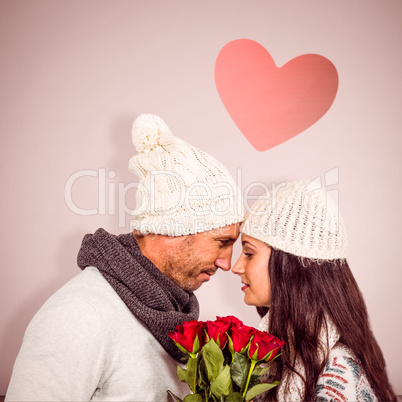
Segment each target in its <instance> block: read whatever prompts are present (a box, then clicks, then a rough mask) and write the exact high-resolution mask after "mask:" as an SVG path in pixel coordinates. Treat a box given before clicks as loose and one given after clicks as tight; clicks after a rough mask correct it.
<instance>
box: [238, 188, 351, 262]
mask: <svg viewBox="0 0 402 402" xmlns="http://www.w3.org/2000/svg"><path fill="white" fill-rule="evenodd" d="M240 231H241V233H243V234H246V235H248V236H251V237H254V238H256V239H258V240H261V241H263V242H265V243H267V244H268V245H270V246H272V247H273V248H276V249H279V250H282V251H285V252H287V253H290V254H294V255H297V256H300V257H306V258H311V259H321V260H334V259H343V258H346V245H347V238H346V229H345V225H344V222H343V219H342V217H341V215H340V214H339V210H338V207H337V206H336V204H335V203H334V201H333V200H332V199H331V197H330V196H328V195H327V193H326V191H325V189H323V188H321V185H320V183H318V182H317V181H310V182H309V181H307V180H302V181H295V182H289V183H285V184H284V185H282V184H281V185H279V186H278V187H277V189H276V190H275V191H274V192H273V193H272V194H267V195H265V196H263V197H261V198H259V199H258V200H257V201H256V203H255V204H254V205H253V206H252V207H251V209H250V211H248V212H247V214H246V218H245V220H244V222H243V223H242V225H241V227H240Z"/></svg>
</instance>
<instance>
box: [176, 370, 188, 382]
mask: <svg viewBox="0 0 402 402" xmlns="http://www.w3.org/2000/svg"><path fill="white" fill-rule="evenodd" d="M176 373H177V378H178V379H179V380H180V381H181V382H187V371H186V370H184V369H182V368H181V367H180V366H177V370H176ZM187 384H188V382H187Z"/></svg>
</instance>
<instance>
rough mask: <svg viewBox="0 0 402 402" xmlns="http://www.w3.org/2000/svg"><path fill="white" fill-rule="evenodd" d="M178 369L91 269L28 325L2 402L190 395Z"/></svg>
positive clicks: (60, 292)
mask: <svg viewBox="0 0 402 402" xmlns="http://www.w3.org/2000/svg"><path fill="white" fill-rule="evenodd" d="M176 365H177V364H176V362H175V361H174V360H173V359H172V358H171V357H170V356H169V355H168V354H167V353H166V352H165V350H164V349H163V348H162V346H161V345H160V344H159V342H158V341H156V339H155V338H154V337H153V335H152V334H151V333H150V332H149V330H148V329H147V328H146V327H145V326H144V325H143V324H142V323H141V322H140V321H138V320H137V319H136V318H135V317H134V316H133V314H132V313H131V312H130V311H129V309H128V308H127V306H126V305H125V304H124V302H123V301H122V300H121V298H120V297H119V296H118V295H117V294H116V292H115V291H114V290H113V289H112V287H111V286H110V285H109V283H108V282H107V281H106V280H105V279H104V277H103V276H102V275H101V274H100V273H99V271H98V270H97V269H96V268H94V267H87V268H86V269H85V270H84V271H82V272H81V273H80V274H78V275H77V276H76V277H75V278H73V279H72V280H71V281H70V282H68V283H67V284H66V285H64V286H63V287H62V288H61V289H59V290H58V291H57V292H56V293H55V294H54V295H53V296H52V297H51V298H50V299H49V300H48V301H47V302H46V303H45V304H44V305H43V307H42V308H41V309H40V310H39V311H38V313H37V314H36V315H35V317H34V318H33V319H32V321H31V323H30V324H29V326H28V328H27V331H26V333H25V336H24V340H23V344H22V347H21V350H20V352H19V355H18V357H17V359H16V362H15V365H14V369H13V374H12V377H11V381H10V384H9V387H8V390H7V395H6V401H89V400H93V401H167V400H168V398H167V393H166V391H167V390H168V389H169V390H171V391H172V392H173V393H174V394H176V395H178V396H181V397H183V396H184V395H186V394H188V393H190V391H189V389H188V387H187V385H186V384H183V383H180V381H179V380H178V379H177V377H176Z"/></svg>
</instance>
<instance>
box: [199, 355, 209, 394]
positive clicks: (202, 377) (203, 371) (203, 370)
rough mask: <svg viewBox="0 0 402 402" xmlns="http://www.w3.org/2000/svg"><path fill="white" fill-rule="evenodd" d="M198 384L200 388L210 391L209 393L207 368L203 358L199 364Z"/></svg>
mask: <svg viewBox="0 0 402 402" xmlns="http://www.w3.org/2000/svg"><path fill="white" fill-rule="evenodd" d="M197 383H198V386H199V387H200V389H202V390H205V391H208V393H209V380H208V373H207V367H206V366H205V360H204V359H203V358H202V357H201V359H200V362H199V364H198V379H197Z"/></svg>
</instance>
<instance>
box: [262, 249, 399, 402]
mask: <svg viewBox="0 0 402 402" xmlns="http://www.w3.org/2000/svg"><path fill="white" fill-rule="evenodd" d="M268 269H269V275H270V281H271V307H270V308H269V311H270V313H269V315H270V325H269V328H268V332H270V333H271V334H273V335H275V336H277V337H278V338H279V339H281V340H284V341H285V342H286V345H285V347H284V348H282V349H283V350H282V352H281V353H282V354H281V357H280V358H279V359H276V360H275V361H274V362H273V363H274V364H273V365H272V369H273V370H272V371H271V373H272V374H271V376H270V378H268V381H269V382H270V381H273V380H279V381H280V380H281V376H282V373H283V371H284V368H285V367H286V368H287V369H289V370H292V371H294V369H293V368H294V365H295V354H294V353H292V354H291V353H290V351H289V346H290V345H293V348H294V350H295V351H296V353H297V354H298V355H299V356H300V358H301V361H302V363H303V365H304V369H305V376H306V381H305V390H306V391H305V398H304V400H306V401H312V400H314V399H315V389H316V384H317V382H318V378H319V376H320V374H321V372H322V370H323V369H324V366H325V363H326V362H325V361H324V362H321V361H320V359H319V355H318V349H319V333H320V330H321V328H322V326H323V325H325V323H326V321H325V316H329V317H330V318H331V319H332V321H333V323H334V324H335V326H336V328H337V329H338V331H339V333H340V339H339V342H341V343H342V344H344V345H345V346H347V347H348V348H349V349H350V350H351V351H352V352H353V354H354V355H355V357H356V358H357V359H358V360H359V361H360V363H361V366H362V368H363V370H364V372H365V374H366V376H367V378H368V380H369V382H370V385H371V387H372V389H373V391H374V393H375V394H376V396H377V398H378V399H379V400H380V401H396V395H395V393H394V391H393V389H392V386H391V384H390V382H389V379H388V375H387V371H386V364H385V360H384V356H383V354H382V351H381V349H380V347H379V346H378V343H377V341H376V339H375V338H374V335H373V332H372V331H371V328H370V324H369V319H368V314H367V308H366V305H365V302H364V299H363V295H362V293H361V291H360V289H359V287H358V285H357V283H356V280H355V278H354V277H353V274H352V272H351V271H350V268H349V266H348V264H347V262H346V261H344V260H338V261H335V262H334V261H329V262H325V261H320V262H319V263H318V262H315V261H313V260H308V259H303V260H301V259H300V258H299V257H296V256H294V255H292V254H288V253H285V252H283V251H280V250H274V249H272V250H271V256H270V260H269V267H268ZM257 310H258V312H259V314H260V315H261V316H262V315H264V314H265V313H266V312H267V311H268V308H264V307H259V308H257ZM276 392H277V388H273V389H272V390H271V391H269V392H267V394H266V395H265V400H266V401H272V400H276V399H277V398H276Z"/></svg>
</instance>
